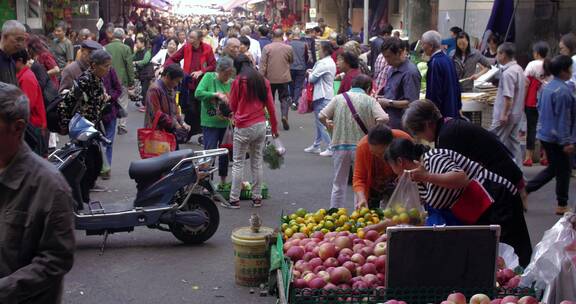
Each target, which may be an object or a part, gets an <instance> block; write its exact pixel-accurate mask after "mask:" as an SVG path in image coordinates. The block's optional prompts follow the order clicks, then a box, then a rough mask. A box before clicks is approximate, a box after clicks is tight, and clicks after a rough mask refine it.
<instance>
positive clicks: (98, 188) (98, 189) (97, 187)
mask: <svg viewBox="0 0 576 304" xmlns="http://www.w3.org/2000/svg"><path fill="white" fill-rule="evenodd" d="M106 191H108V188H106V187H103V186H100V185H98V184H94V187H92V189H90V192H106Z"/></svg>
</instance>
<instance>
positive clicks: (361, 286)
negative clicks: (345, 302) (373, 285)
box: [352, 281, 369, 289]
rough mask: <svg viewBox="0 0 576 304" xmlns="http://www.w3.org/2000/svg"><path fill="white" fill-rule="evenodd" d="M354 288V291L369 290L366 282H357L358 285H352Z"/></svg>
mask: <svg viewBox="0 0 576 304" xmlns="http://www.w3.org/2000/svg"><path fill="white" fill-rule="evenodd" d="M352 288H354V289H368V288H369V287H368V284H366V282H364V281H357V282H356V283H354V284H352Z"/></svg>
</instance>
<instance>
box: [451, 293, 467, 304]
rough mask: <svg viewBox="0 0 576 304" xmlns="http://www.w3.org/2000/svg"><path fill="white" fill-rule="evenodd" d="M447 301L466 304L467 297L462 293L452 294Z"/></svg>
mask: <svg viewBox="0 0 576 304" xmlns="http://www.w3.org/2000/svg"><path fill="white" fill-rule="evenodd" d="M446 300H448V301H452V302H454V303H456V304H466V296H464V294H463V293H460V292H456V293H453V294H450V295H449V296H448V298H446Z"/></svg>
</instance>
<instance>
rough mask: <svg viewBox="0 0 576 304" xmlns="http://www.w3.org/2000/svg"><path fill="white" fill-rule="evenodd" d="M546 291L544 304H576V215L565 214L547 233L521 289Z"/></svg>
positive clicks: (526, 272)
mask: <svg viewBox="0 0 576 304" xmlns="http://www.w3.org/2000/svg"><path fill="white" fill-rule="evenodd" d="M533 283H535V288H537V289H540V290H542V289H545V291H544V296H543V298H542V303H560V302H561V301H563V300H570V301H576V215H575V214H574V213H566V214H564V216H563V217H562V218H561V219H560V220H559V221H558V222H557V223H556V224H555V225H554V226H553V227H552V228H550V229H549V230H548V231H546V232H545V233H544V236H543V237H542V240H541V241H540V243H538V245H536V249H535V250H534V254H533V256H532V261H530V264H529V265H528V267H526V270H525V271H524V274H523V275H522V280H521V281H520V286H524V287H529V286H532V284H533Z"/></svg>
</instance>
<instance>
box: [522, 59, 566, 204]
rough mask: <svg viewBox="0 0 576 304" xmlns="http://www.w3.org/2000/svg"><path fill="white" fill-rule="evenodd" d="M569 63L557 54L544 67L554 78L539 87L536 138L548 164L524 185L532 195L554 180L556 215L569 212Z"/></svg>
mask: <svg viewBox="0 0 576 304" xmlns="http://www.w3.org/2000/svg"><path fill="white" fill-rule="evenodd" d="M572 64H573V62H572V59H571V58H570V57H568V56H566V55H558V56H556V57H554V58H553V59H552V60H550V62H546V63H545V64H544V66H545V69H546V70H548V71H549V72H550V74H552V75H553V76H554V79H553V80H552V81H550V83H548V84H547V85H546V86H544V87H543V88H542V92H541V93H540V98H539V99H538V112H539V115H540V116H539V117H538V126H539V128H538V132H537V134H536V138H538V140H540V142H541V143H542V146H543V147H544V150H546V154H547V156H548V161H549V165H548V167H546V168H545V169H544V170H542V171H541V172H540V173H539V174H538V175H537V176H536V177H534V179H532V180H530V181H529V182H528V184H527V185H526V191H527V192H528V193H531V192H534V191H537V190H538V189H540V188H541V187H543V186H544V185H546V184H547V183H548V182H550V181H551V180H552V179H554V178H555V179H556V200H557V202H558V205H557V207H556V214H558V215H563V214H564V213H565V212H568V211H570V208H569V207H568V193H569V190H570V173H571V172H570V171H571V158H573V157H574V154H575V152H576V149H575V146H576V99H575V98H574V95H573V91H572V89H571V88H570V86H569V85H568V83H567V82H568V81H569V80H570V79H571V78H572Z"/></svg>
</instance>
